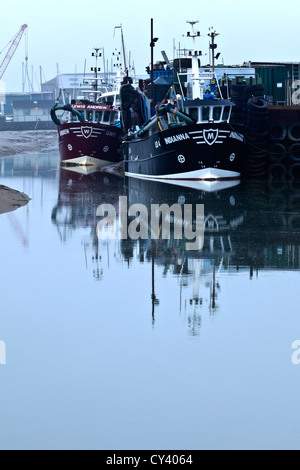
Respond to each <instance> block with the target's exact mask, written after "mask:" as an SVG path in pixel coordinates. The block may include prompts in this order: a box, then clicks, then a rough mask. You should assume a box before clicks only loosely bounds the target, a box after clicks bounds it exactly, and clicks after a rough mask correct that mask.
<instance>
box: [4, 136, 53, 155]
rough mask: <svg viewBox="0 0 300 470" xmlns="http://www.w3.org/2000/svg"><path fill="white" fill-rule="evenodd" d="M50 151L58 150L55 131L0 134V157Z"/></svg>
mask: <svg viewBox="0 0 300 470" xmlns="http://www.w3.org/2000/svg"><path fill="white" fill-rule="evenodd" d="M52 149H53V150H54V149H57V150H58V135H57V131H56V130H49V131H38V130H37V131H20V132H18V131H2V132H0V157H7V156H11V155H18V154H21V153H28V152H40V151H43V150H52Z"/></svg>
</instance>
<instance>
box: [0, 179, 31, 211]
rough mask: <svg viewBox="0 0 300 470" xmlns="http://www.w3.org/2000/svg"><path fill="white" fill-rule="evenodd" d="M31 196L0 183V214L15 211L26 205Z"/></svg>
mask: <svg viewBox="0 0 300 470" xmlns="http://www.w3.org/2000/svg"><path fill="white" fill-rule="evenodd" d="M29 201H30V198H29V197H28V196H27V195H26V194H24V193H20V192H19V191H16V190H15V189H11V188H8V187H7V186H3V185H0V214H5V213H6V212H13V211H15V210H17V209H19V208H20V207H23V206H26V204H28V202H29Z"/></svg>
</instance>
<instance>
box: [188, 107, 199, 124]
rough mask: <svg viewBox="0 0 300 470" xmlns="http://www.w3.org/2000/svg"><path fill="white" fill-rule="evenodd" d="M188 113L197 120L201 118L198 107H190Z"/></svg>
mask: <svg viewBox="0 0 300 470" xmlns="http://www.w3.org/2000/svg"><path fill="white" fill-rule="evenodd" d="M188 114H189V115H190V116H192V117H193V118H194V119H196V120H197V121H198V120H199V116H198V108H188Z"/></svg>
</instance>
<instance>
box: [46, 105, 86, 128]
mask: <svg viewBox="0 0 300 470" xmlns="http://www.w3.org/2000/svg"><path fill="white" fill-rule="evenodd" d="M56 111H69V112H70V113H72V114H73V116H77V117H78V119H79V121H80V122H84V117H83V116H82V114H81V113H80V112H79V111H77V109H74V108H72V106H71V105H70V104H65V105H55V106H53V107H52V108H51V110H50V116H51V119H52V121H53V122H54V124H56V125H57V126H60V125H61V124H62V123H61V121H60V120H59V119H58V117H57V116H56Z"/></svg>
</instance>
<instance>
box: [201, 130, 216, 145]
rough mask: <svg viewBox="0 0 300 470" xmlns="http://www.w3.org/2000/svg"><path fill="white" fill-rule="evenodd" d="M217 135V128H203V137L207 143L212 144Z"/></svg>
mask: <svg viewBox="0 0 300 470" xmlns="http://www.w3.org/2000/svg"><path fill="white" fill-rule="evenodd" d="M218 136H219V129H204V131H203V138H204V140H205V142H206V143H207V144H208V145H213V144H214V143H215V142H216V140H217V138H218Z"/></svg>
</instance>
